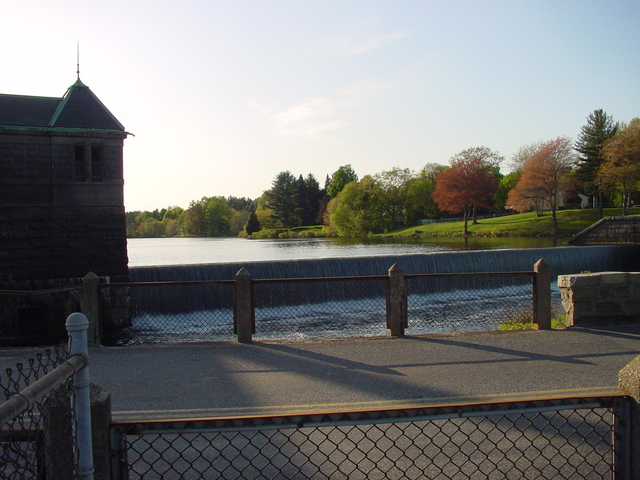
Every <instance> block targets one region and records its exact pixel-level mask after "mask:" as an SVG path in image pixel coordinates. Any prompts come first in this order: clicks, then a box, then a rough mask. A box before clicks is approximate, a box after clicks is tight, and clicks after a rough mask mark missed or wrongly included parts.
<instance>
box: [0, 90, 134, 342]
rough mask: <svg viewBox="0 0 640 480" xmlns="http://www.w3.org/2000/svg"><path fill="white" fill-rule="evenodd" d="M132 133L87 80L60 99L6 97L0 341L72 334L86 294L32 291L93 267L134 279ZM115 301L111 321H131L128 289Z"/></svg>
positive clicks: (0, 170) (110, 300) (1, 143)
mask: <svg viewBox="0 0 640 480" xmlns="http://www.w3.org/2000/svg"><path fill="white" fill-rule="evenodd" d="M127 135H128V133H127V132H126V131H125V129H124V127H123V126H122V124H121V123H120V122H119V121H118V120H117V119H116V118H115V117H114V116H113V115H112V114H111V112H109V110H108V109H107V108H106V107H105V106H104V105H103V104H102V102H101V101H100V100H99V99H98V97H96V96H95V95H94V93H93V92H92V91H91V90H90V89H89V87H87V86H86V85H85V84H83V83H82V82H81V81H80V78H78V80H77V81H76V82H75V83H74V84H73V85H72V86H71V87H69V89H68V90H67V92H66V93H65V94H64V96H63V97H61V98H51V97H33V96H23V95H6V94H0V344H8V345H22V344H30V343H29V342H33V341H35V340H33V338H36V337H37V335H40V334H43V332H44V333H47V332H48V333H49V334H54V336H56V335H57V336H59V337H61V338H64V335H65V332H64V320H65V318H66V315H68V313H70V312H71V311H77V310H78V309H79V308H80V302H81V298H80V292H79V291H78V290H74V291H64V292H57V293H56V292H48V293H41V294H38V295H35V294H33V293H30V294H29V295H27V293H26V292H27V291H29V292H32V291H36V290H37V291H41V290H47V289H52V288H57V287H65V286H69V285H74V284H79V283H81V282H82V279H83V277H84V276H85V275H86V274H87V273H89V272H93V273H94V274H95V275H97V276H98V277H99V279H100V281H101V282H128V281H129V268H128V259H127V238H126V222H125V211H124V195H123V186H124V179H123V145H124V139H125V138H127ZM16 290H18V291H20V292H19V294H18V293H14V294H12V293H11V292H7V291H16ZM2 291H4V292H2ZM114 296H115V298H114ZM121 297H122V298H121ZM125 297H126V298H125ZM107 305H109V306H110V307H107V308H106V310H107V313H106V320H107V321H110V323H111V325H112V326H115V325H118V324H119V325H126V324H127V322H128V321H129V315H128V313H127V312H128V308H127V307H128V294H127V293H126V291H125V294H124V297H123V295H121V294H120V293H118V292H117V289H114V290H113V291H108V292H106V291H105V292H104V295H103V307H105V306H107ZM114 306H115V307H118V308H114ZM122 307H124V308H122ZM116 310H117V311H119V313H117V314H114V311H116ZM99 335H100V333H99V332H96V333H95V336H96V337H98V336H99Z"/></svg>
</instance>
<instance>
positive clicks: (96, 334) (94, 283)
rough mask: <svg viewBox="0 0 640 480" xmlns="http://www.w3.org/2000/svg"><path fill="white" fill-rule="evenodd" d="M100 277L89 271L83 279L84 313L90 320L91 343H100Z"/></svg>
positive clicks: (89, 333)
mask: <svg viewBox="0 0 640 480" xmlns="http://www.w3.org/2000/svg"><path fill="white" fill-rule="evenodd" d="M99 285H100V279H99V278H98V276H97V275H96V274H95V273H93V272H89V273H87V274H86V275H85V277H84V278H83V279H82V313H84V315H85V316H86V317H87V319H88V320H89V330H88V333H87V338H88V341H89V344H90V345H100V336H101V332H102V328H101V327H102V325H100V288H99Z"/></svg>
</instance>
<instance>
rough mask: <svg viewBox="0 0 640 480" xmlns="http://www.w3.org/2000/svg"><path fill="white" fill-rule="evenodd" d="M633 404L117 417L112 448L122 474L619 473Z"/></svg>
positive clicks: (606, 400) (570, 401) (550, 402)
mask: <svg viewBox="0 0 640 480" xmlns="http://www.w3.org/2000/svg"><path fill="white" fill-rule="evenodd" d="M627 405H628V399H627V398H626V397H622V396H616V397H594V398H565V399H546V400H532V401H522V402H509V403H493V404H473V405H453V406H425V407H415V408H403V409H391V410H378V411H359V412H341V413H327V414H311V415H291V416H271V417H241V418H219V419H209V420H184V421H158V422H147V423H136V422H127V423H124V422H122V423H117V424H115V425H114V426H113V427H112V438H113V439H112V444H114V445H118V449H119V451H117V452H115V453H116V454H117V455H118V458H119V467H120V470H119V475H120V477H119V478H121V479H125V478H129V479H139V478H145V479H155V478H162V479H174V478H175V479H178V478H192V479H197V478H225V479H236V478H243V479H263V478H269V479H302V478H330V479H347V478H348V479H387V478H394V479H423V478H429V479H469V478H470V479H494V478H530V479H539V478H544V479H571V478H575V479H590V478H594V479H595V478H597V479H600V478H606V477H608V478H611V476H612V475H613V474H616V475H617V476H618V477H619V478H624V475H625V472H624V471H623V469H621V467H619V466H620V465H626V463H625V462H626V461H627V460H628V452H627V451H626V450H625V445H624V443H618V442H614V437H615V438H619V437H620V435H618V432H617V431H616V429H617V428H618V426H619V424H622V425H624V424H625V422H627V421H628V420H629V419H628V417H625V415H627V413H626V412H627V411H628V409H627ZM621 417H623V418H622V421H620V420H619V419H620V418H621ZM616 419H618V421H616ZM627 433H628V432H627ZM625 434H626V433H625ZM623 437H624V435H623Z"/></svg>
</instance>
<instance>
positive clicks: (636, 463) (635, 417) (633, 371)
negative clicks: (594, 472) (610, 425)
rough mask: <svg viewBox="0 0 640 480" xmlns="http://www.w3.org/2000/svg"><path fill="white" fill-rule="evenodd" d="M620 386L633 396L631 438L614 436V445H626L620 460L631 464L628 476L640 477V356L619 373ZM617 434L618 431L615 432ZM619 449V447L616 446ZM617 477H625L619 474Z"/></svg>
mask: <svg viewBox="0 0 640 480" xmlns="http://www.w3.org/2000/svg"><path fill="white" fill-rule="evenodd" d="M618 388H619V389H620V393H622V394H623V395H628V396H630V397H631V402H630V407H629V410H630V414H629V419H628V421H627V422H626V423H627V425H626V427H627V429H628V430H627V431H628V432H629V438H628V439H627V442H625V441H624V440H625V439H624V438H618V439H617V441H616V438H614V445H617V446H618V447H620V446H624V447H625V448H624V449H622V452H620V451H618V452H617V455H618V460H619V461H620V462H624V460H625V458H624V457H625V456H626V457H627V458H626V460H627V461H628V463H630V465H628V467H627V468H626V471H628V472H629V476H628V477H627V478H640V357H636V358H634V359H633V360H631V362H629V363H628V364H627V366H625V367H624V368H623V369H622V370H620V372H619V373H618ZM614 434H617V432H614ZM616 450H619V448H616ZM625 453H627V455H625ZM617 478H624V477H623V476H622V475H618V476H617V477H616V479H617Z"/></svg>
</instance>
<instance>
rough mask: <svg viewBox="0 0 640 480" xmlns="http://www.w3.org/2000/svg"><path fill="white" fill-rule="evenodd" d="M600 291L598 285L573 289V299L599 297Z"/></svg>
mask: <svg viewBox="0 0 640 480" xmlns="http://www.w3.org/2000/svg"><path fill="white" fill-rule="evenodd" d="M599 292H600V290H599V289H598V288H597V287H586V288H576V289H574V290H573V299H574V301H579V300H583V299H589V300H592V299H596V298H598V297H599Z"/></svg>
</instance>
